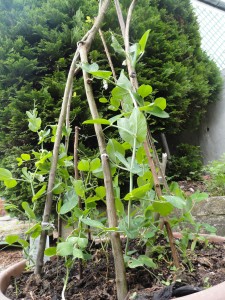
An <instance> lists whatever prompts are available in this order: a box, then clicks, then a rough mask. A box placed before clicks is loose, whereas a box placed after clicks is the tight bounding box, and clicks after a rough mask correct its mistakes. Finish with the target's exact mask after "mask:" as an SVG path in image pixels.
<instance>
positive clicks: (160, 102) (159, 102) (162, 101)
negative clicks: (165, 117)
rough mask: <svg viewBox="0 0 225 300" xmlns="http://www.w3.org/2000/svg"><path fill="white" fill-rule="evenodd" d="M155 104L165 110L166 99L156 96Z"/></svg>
mask: <svg viewBox="0 0 225 300" xmlns="http://www.w3.org/2000/svg"><path fill="white" fill-rule="evenodd" d="M154 105H156V106H158V107H159V108H161V109H162V110H164V109H165V108H166V99H165V98H162V97H159V98H156V99H155V101H154Z"/></svg>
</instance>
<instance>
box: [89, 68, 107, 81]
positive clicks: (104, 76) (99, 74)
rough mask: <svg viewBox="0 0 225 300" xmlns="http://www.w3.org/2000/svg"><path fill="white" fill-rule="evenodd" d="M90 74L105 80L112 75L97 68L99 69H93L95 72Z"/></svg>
mask: <svg viewBox="0 0 225 300" xmlns="http://www.w3.org/2000/svg"><path fill="white" fill-rule="evenodd" d="M90 74H92V75H93V76H94V77H96V78H100V79H105V80H107V79H109V78H110V76H111V75H112V72H110V71H102V70H99V71H95V72H90Z"/></svg>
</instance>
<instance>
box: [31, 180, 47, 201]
mask: <svg viewBox="0 0 225 300" xmlns="http://www.w3.org/2000/svg"><path fill="white" fill-rule="evenodd" d="M45 191H46V184H44V185H43V186H42V187H41V188H40V190H39V191H38V192H37V193H36V194H35V195H34V196H33V197H32V202H34V201H36V200H37V199H39V198H41V196H42V195H43V194H44V193H45Z"/></svg>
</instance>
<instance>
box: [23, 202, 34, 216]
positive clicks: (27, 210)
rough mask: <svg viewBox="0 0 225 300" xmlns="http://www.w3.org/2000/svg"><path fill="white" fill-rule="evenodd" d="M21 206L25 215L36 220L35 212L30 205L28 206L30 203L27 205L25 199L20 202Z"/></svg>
mask: <svg viewBox="0 0 225 300" xmlns="http://www.w3.org/2000/svg"><path fill="white" fill-rule="evenodd" d="M22 207H23V209H24V211H25V213H26V215H27V216H28V217H29V219H33V220H36V216H35V213H34V212H33V210H32V209H31V207H30V205H29V203H28V202H26V201H24V202H22Z"/></svg>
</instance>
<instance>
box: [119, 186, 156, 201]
mask: <svg viewBox="0 0 225 300" xmlns="http://www.w3.org/2000/svg"><path fill="white" fill-rule="evenodd" d="M150 187H151V185H150V184H149V183H148V184H145V185H142V186H141V187H138V188H136V189H133V190H132V191H131V192H130V193H128V194H126V196H125V197H124V200H138V199H141V198H142V197H144V196H145V194H146V193H147V192H148V191H149V188H150Z"/></svg>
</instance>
